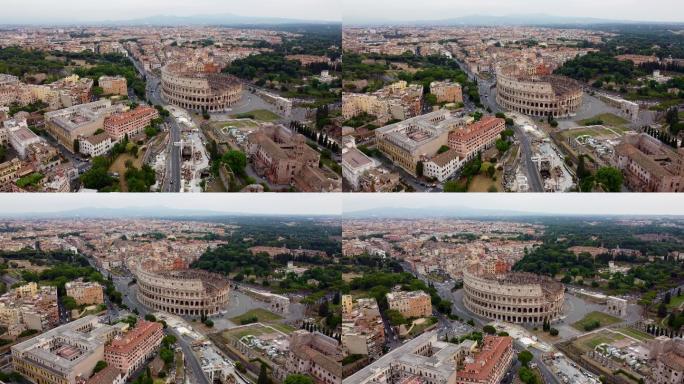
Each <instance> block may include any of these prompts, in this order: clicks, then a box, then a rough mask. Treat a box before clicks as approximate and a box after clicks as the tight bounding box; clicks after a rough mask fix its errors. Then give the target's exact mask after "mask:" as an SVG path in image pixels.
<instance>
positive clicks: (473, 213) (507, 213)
mask: <svg viewBox="0 0 684 384" xmlns="http://www.w3.org/2000/svg"><path fill="white" fill-rule="evenodd" d="M520 216H552V214H545V213H536V212H522V211H513V210H498V209H486V208H466V207H458V206H456V207H430V208H398V207H381V208H373V209H368V210H360V211H349V212H344V214H343V217H344V218H345V219H347V218H373V217H377V218H388V219H393V218H395V219H396V218H403V219H426V218H449V217H461V218H476V217H490V218H495V217H520Z"/></svg>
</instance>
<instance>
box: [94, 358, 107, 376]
mask: <svg viewBox="0 0 684 384" xmlns="http://www.w3.org/2000/svg"><path fill="white" fill-rule="evenodd" d="M105 368H107V362H106V361H104V360H100V361H98V362H97V363H96V364H95V368H93V373H98V372H100V371H101V370H103V369H105Z"/></svg>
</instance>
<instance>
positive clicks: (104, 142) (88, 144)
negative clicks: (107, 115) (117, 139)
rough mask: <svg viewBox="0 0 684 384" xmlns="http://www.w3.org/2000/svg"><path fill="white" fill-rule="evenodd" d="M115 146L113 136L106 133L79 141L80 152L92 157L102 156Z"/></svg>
mask: <svg viewBox="0 0 684 384" xmlns="http://www.w3.org/2000/svg"><path fill="white" fill-rule="evenodd" d="M113 146H114V143H113V142H112V138H111V136H109V135H108V134H107V133H106V132H104V133H100V134H98V135H95V136H90V137H83V138H81V139H80V141H79V146H78V151H79V152H81V153H82V154H84V155H88V156H90V157H95V156H102V155H104V154H106V153H107V152H109V150H110V149H112V147H113Z"/></svg>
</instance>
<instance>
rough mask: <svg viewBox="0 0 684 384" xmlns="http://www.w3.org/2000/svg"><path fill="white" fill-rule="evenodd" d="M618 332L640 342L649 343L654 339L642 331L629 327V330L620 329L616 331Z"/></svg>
mask: <svg viewBox="0 0 684 384" xmlns="http://www.w3.org/2000/svg"><path fill="white" fill-rule="evenodd" d="M616 331H618V332H620V333H623V334H625V335H627V336H631V337H633V338H635V339H637V340H639V341H648V340H653V339H654V337H653V336H651V335H649V334H648V333H646V332H642V331H640V330H638V329H634V328H629V327H628V328H620V329H616Z"/></svg>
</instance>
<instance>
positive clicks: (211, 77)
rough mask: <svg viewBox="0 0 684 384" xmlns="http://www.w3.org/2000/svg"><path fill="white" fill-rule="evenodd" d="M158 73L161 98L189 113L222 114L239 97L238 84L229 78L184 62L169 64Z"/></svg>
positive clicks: (240, 92) (240, 84) (230, 76)
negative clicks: (203, 70)
mask: <svg viewBox="0 0 684 384" xmlns="http://www.w3.org/2000/svg"><path fill="white" fill-rule="evenodd" d="M161 72H162V74H161V86H162V90H161V96H162V99H164V101H165V102H167V103H170V104H173V105H175V106H177V107H181V108H185V109H188V110H191V111H207V112H224V111H226V110H228V108H230V106H231V105H233V104H235V103H237V102H238V101H239V100H240V97H241V95H242V83H241V82H240V80H239V79H238V78H237V77H235V76H232V75H227V74H222V73H207V72H202V71H198V70H196V69H195V68H192V67H190V66H188V65H186V64H185V63H169V64H167V65H165V66H164V67H163V68H162V71H161Z"/></svg>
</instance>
